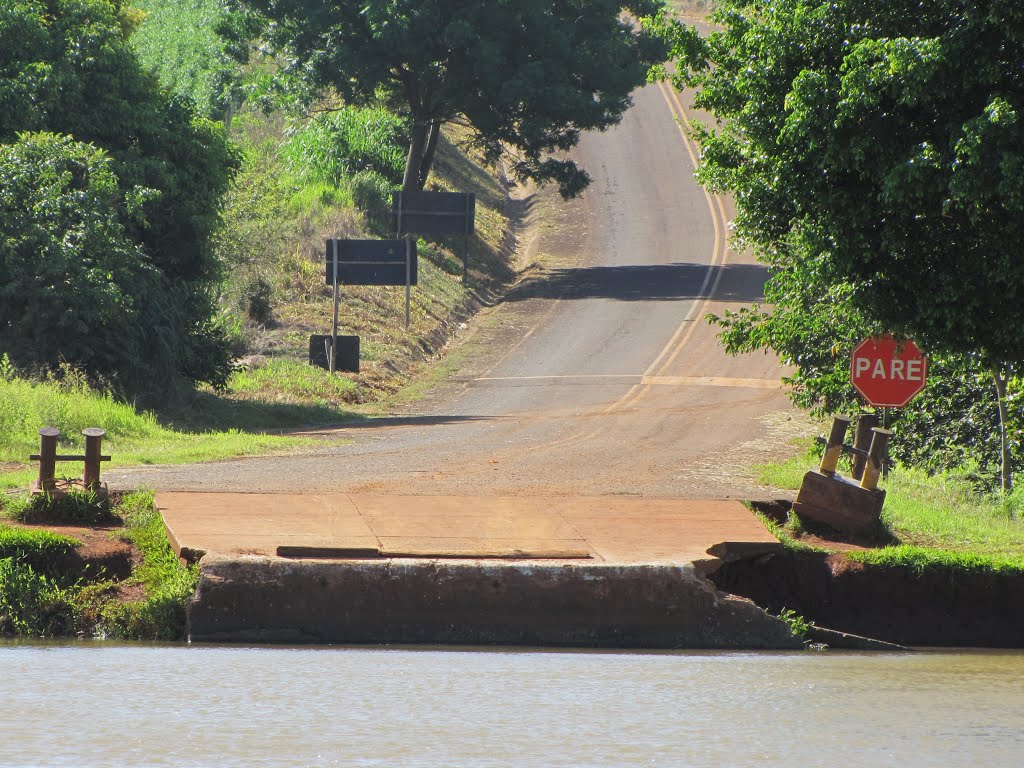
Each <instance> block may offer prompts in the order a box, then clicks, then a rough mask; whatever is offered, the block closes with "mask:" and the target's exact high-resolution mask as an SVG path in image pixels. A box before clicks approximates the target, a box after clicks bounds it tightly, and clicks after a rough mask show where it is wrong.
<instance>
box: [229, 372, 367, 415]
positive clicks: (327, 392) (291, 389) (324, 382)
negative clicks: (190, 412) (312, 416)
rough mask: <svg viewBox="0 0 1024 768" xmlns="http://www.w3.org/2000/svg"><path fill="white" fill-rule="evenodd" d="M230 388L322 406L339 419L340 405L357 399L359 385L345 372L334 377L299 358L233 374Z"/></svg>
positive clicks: (323, 411) (245, 394)
mask: <svg viewBox="0 0 1024 768" xmlns="http://www.w3.org/2000/svg"><path fill="white" fill-rule="evenodd" d="M228 391H229V392H230V393H231V394H232V395H235V396H242V397H253V398H257V399H259V400H261V401H266V402H274V403H278V404H281V403H285V404H299V403H301V404H312V405H314V406H319V407H320V409H321V411H320V413H321V414H322V415H323V416H329V415H330V416H334V418H335V419H337V418H338V416H339V415H340V413H339V412H338V411H337V410H334V411H331V412H329V413H328V412H326V411H327V409H334V408H337V406H339V405H340V404H343V403H352V402H356V401H357V400H358V398H359V395H360V387H359V384H358V383H356V382H355V381H353V380H352V379H350V378H348V377H346V376H344V375H335V376H331V374H330V373H329V372H328V371H325V370H323V369H322V368H316V367H314V366H312V365H310V364H309V363H304V362H300V361H297V360H285V359H271V360H268V361H267V363H266V364H265V365H262V366H259V367H254V368H247V369H245V370H241V371H236V372H235V373H233V374H231V378H230V379H229V380H228Z"/></svg>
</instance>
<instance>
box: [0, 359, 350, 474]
mask: <svg viewBox="0 0 1024 768" xmlns="http://www.w3.org/2000/svg"><path fill="white" fill-rule="evenodd" d="M287 367H288V366H284V367H283V368H277V369H272V370H271V371H270V372H269V373H268V374H267V382H268V383H267V385H266V386H267V387H268V388H269V387H270V384H269V381H270V380H271V379H272V378H273V377H274V376H275V375H277V376H284V374H282V373H281V371H283V370H284V369H285V368H287ZM291 367H292V368H295V369H298V368H300V366H299V365H298V364H292V366H291ZM306 367H307V368H308V367H309V366H306ZM275 371H276V373H275ZM320 373H323V372H322V371H321V372H320ZM298 375H299V374H298V373H294V374H293V373H290V372H289V373H288V374H287V377H286V378H288V380H290V381H295V380H296V379H297V378H298ZM313 375H314V376H315V375H316V374H315V373H314V374H313ZM328 378H329V377H328V376H327V375H326V373H324V375H323V377H322V379H323V380H325V381H326V380H327V379H328ZM254 386H255V385H254ZM296 386H312V385H307V384H301V385H299V384H296ZM333 386H334V387H335V389H334V390H333V391H331V390H327V387H324V389H325V391H327V394H325V400H326V398H327V397H328V396H333V394H335V393H340V392H344V391H347V387H348V386H350V383H349V384H344V383H342V382H341V380H340V379H339V380H338V381H337V383H335V384H334V385H333ZM264 396H266V397H271V396H272V394H267V393H264ZM197 403H198V404H199V405H197ZM190 405H191V406H195V407H190ZM200 406H201V407H200ZM176 407H178V408H179V409H180V410H181V413H182V418H181V422H180V426H179V429H173V428H168V427H167V426H164V425H163V424H161V423H160V421H159V420H158V418H157V416H156V414H154V413H153V412H150V411H142V412H140V411H137V410H136V409H135V408H134V407H132V406H131V405H129V404H128V403H124V402H120V401H119V400H117V399H116V398H114V397H113V396H112V395H111V394H109V393H104V392H98V391H95V390H93V389H90V388H89V387H88V386H86V385H85V384H84V383H81V382H71V383H68V382H66V381H65V382H56V381H31V380H28V379H24V378H19V377H16V376H13V375H10V374H8V375H7V376H6V377H0V462H9V463H10V464H11V465H12V466H11V467H10V468H9V471H5V472H0V489H8V488H24V487H27V486H28V484H29V482H31V479H32V477H34V476H35V475H36V473H37V471H38V470H36V469H33V468H32V467H31V466H25V465H27V464H28V457H29V455H30V454H32V453H36V452H38V450H39V429H40V427H43V426H53V427H57V428H58V429H60V431H61V438H60V442H59V446H58V451H59V452H61V453H75V454H81V453H82V452H83V451H84V439H83V438H82V436H81V432H82V430H83V429H84V428H86V427H92V426H100V427H103V428H104V429H106V430H107V436H106V437H105V438H104V442H103V452H104V453H106V454H109V455H110V456H111V457H112V461H111V462H110V463H109V464H106V463H105V464H104V469H106V468H107V467H111V466H128V465H133V464H183V463H190V462H199V461H213V460H217V459H225V458H232V457H238V456H255V455H266V454H272V453H279V452H280V453H285V452H288V451H291V450H295V449H298V448H303V447H308V446H312V445H316V444H317V441H315V440H311V439H308V438H298V437H285V436H281V435H271V434H265V433H262V432H249V431H244V430H243V429H239V428H237V427H233V428H229V429H223V428H220V427H222V425H224V424H230V423H233V424H236V425H237V424H244V425H246V426H247V427H248V428H250V429H253V430H266V429H274V428H278V429H285V428H288V427H294V426H302V425H308V424H324V423H337V422H338V421H341V420H342V418H344V417H345V416H346V415H348V414H347V413H346V412H343V411H340V410H339V409H337V408H333V407H328V406H326V405H325V406H309V405H299V404H293V403H286V402H263V401H255V402H239V401H235V400H232V399H231V398H227V397H223V396H218V395H214V394H211V393H205V394H204V393H199V394H195V395H190V396H189V400H188V401H186V402H184V403H181V404H177V406H176ZM168 411H173V406H168ZM189 416H191V422H189V420H188V418H187V417H189ZM204 418H205V420H206V425H205V426H207V427H208V429H209V431H205V432H200V431H186V430H187V429H188V426H189V424H190V423H191V424H196V423H201V421H202V419H204ZM81 474H82V464H81V462H68V463H58V464H57V476H58V477H79V476H81Z"/></svg>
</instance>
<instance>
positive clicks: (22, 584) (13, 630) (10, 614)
mask: <svg viewBox="0 0 1024 768" xmlns="http://www.w3.org/2000/svg"><path fill="white" fill-rule="evenodd" d="M74 625H75V609H74V605H73V603H72V601H71V593H70V592H69V591H68V590H65V589H63V588H61V587H60V586H59V585H58V584H57V583H56V582H54V581H53V580H52V579H50V578H48V577H47V576H44V575H41V574H39V573H36V571H35V570H33V569H32V568H31V567H30V566H28V565H25V564H22V563H18V562H16V561H15V560H14V559H13V558H10V557H7V558H2V559H0V635H20V636H26V637H60V636H66V635H70V634H72V633H73V630H74Z"/></svg>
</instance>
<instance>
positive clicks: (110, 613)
mask: <svg viewBox="0 0 1024 768" xmlns="http://www.w3.org/2000/svg"><path fill="white" fill-rule="evenodd" d="M119 513H120V515H121V517H122V518H123V519H124V523H125V529H126V534H125V537H126V538H127V539H128V540H130V541H131V542H132V543H133V544H134V545H135V546H136V547H137V548H138V550H139V552H140V553H141V557H142V562H141V564H140V565H138V566H137V567H136V568H135V570H134V571H133V574H132V582H133V583H136V584H138V585H139V586H141V587H142V588H143V590H144V594H145V596H144V598H143V599H141V600H137V601H132V602H119V601H109V602H106V603H105V604H101V608H100V610H99V611H98V612H97V615H96V624H97V629H98V630H99V631H101V632H102V633H103V634H104V635H106V636H108V637H117V638H122V639H127V640H182V639H184V638H185V606H186V604H187V602H188V600H189V599H190V598H191V597H192V595H193V593H194V592H195V590H196V585H197V583H198V581H199V567H198V565H192V566H184V565H182V564H181V563H180V562H179V561H178V558H177V557H176V556H175V554H174V552H173V551H172V550H171V546H170V544H169V543H168V541H167V533H166V531H165V529H164V522H163V518H162V517H161V516H160V512H159V511H158V510H157V508H156V504H155V503H154V501H153V494H152V493H149V492H137V493H133V494H129V495H128V496H126V497H125V498H124V499H123V500H122V501H121V504H120V507H119ZM96 592H97V590H93V591H92V592H91V593H86V594H85V595H84V596H83V597H84V598H86V599H85V600H83V601H82V602H83V604H87V603H88V598H90V597H94V596H95V594H96Z"/></svg>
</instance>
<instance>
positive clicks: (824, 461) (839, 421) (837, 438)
mask: <svg viewBox="0 0 1024 768" xmlns="http://www.w3.org/2000/svg"><path fill="white" fill-rule="evenodd" d="M851 421H853V419H851V418H850V417H849V416H836V417H834V418H833V419H832V432H830V433H829V436H828V443H827V444H826V446H825V455H824V456H822V457H821V466H819V467H818V471H819V472H821V474H823V475H834V474H835V473H836V467H838V466H839V457H840V456H841V455H842V453H843V441H844V440H846V430H848V429H849V428H850V422H851Z"/></svg>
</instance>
